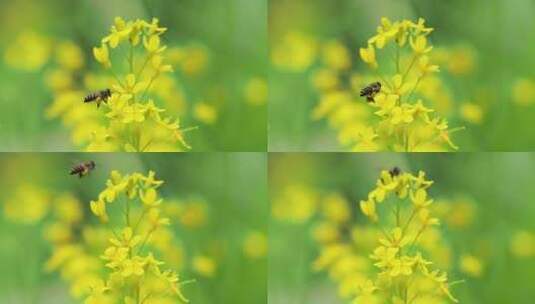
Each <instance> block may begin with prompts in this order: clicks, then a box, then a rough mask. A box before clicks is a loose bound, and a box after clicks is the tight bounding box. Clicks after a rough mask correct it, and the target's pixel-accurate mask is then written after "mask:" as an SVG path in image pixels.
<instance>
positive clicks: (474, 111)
mask: <svg viewBox="0 0 535 304" xmlns="http://www.w3.org/2000/svg"><path fill="white" fill-rule="evenodd" d="M460 112H461V117H462V118H463V119H464V120H466V121H468V122H470V123H473V124H480V123H481V122H482V121H483V109H482V108H481V106H479V105H477V104H475V103H470V102H465V103H463V104H461V108H460Z"/></svg>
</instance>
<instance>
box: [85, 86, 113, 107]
mask: <svg viewBox="0 0 535 304" xmlns="http://www.w3.org/2000/svg"><path fill="white" fill-rule="evenodd" d="M110 97H111V90H110V89H105V90H101V91H98V92H93V93H91V94H89V95H87V96H86V97H85V98H84V102H85V103H87V102H93V101H96V102H97V108H98V107H100V103H101V102H107V101H108V98H110Z"/></svg>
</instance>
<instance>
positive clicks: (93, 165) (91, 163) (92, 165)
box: [87, 160, 96, 169]
mask: <svg viewBox="0 0 535 304" xmlns="http://www.w3.org/2000/svg"><path fill="white" fill-rule="evenodd" d="M87 164H88V165H89V167H90V168H91V169H95V166H96V164H95V162H94V161H92V160H90V161H89V162H88V163H87Z"/></svg>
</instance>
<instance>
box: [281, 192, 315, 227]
mask: <svg viewBox="0 0 535 304" xmlns="http://www.w3.org/2000/svg"><path fill="white" fill-rule="evenodd" d="M317 207H318V196H317V194H316V193H315V192H314V191H313V190H312V189H310V188H308V187H306V186H302V185H293V186H288V187H287V188H286V189H285V190H284V192H283V193H282V194H281V195H280V196H279V197H277V198H276V199H275V200H274V202H273V204H272V214H273V216H274V217H275V218H276V219H279V220H285V221H289V222H292V223H296V224H299V223H304V222H306V221H307V220H308V219H310V218H311V217H312V216H313V215H314V214H315V213H316V211H317Z"/></svg>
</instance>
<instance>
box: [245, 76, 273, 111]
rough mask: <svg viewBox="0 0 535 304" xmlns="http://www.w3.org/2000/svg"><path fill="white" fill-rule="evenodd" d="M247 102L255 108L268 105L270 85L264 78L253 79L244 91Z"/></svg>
mask: <svg viewBox="0 0 535 304" xmlns="http://www.w3.org/2000/svg"><path fill="white" fill-rule="evenodd" d="M244 95H245V101H246V102H247V103H249V104H250V105H253V106H261V105H264V104H266V102H267V100H268V84H267V81H266V80H265V79H264V78H261V77H254V78H251V79H250V80H249V81H248V82H247V84H246V85H245V89H244Z"/></svg>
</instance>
